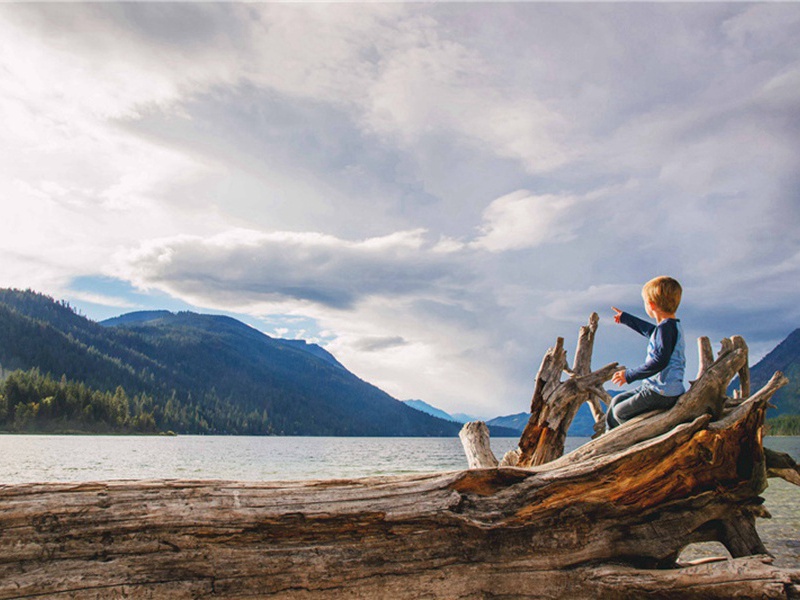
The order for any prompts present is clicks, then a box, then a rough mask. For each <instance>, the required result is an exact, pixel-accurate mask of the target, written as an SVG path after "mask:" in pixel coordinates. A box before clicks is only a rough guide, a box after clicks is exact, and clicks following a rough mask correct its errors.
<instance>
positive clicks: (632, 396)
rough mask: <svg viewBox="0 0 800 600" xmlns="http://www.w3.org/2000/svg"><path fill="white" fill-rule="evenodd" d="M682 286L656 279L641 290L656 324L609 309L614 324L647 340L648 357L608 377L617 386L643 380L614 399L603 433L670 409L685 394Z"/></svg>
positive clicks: (646, 307) (648, 311) (659, 278)
mask: <svg viewBox="0 0 800 600" xmlns="http://www.w3.org/2000/svg"><path fill="white" fill-rule="evenodd" d="M682 291H683V290H682V289H681V285H680V284H679V283H678V282H677V281H676V280H674V279H673V278H672V277H663V276H662V277H656V278H655V279H651V280H650V281H648V282H647V283H646V284H644V287H643V288H642V299H643V300H644V309H645V312H647V315H648V316H649V317H652V318H653V319H655V320H656V323H657V325H653V324H652V323H648V322H647V321H644V320H642V319H639V318H637V317H634V316H633V315H631V314H629V313H626V312H623V311H621V310H620V309H618V308H616V307H615V306H612V307H611V308H612V309H613V310H614V312H615V313H616V314H615V315H614V321H615V322H616V323H622V324H624V325H627V326H628V327H630V328H631V329H633V330H634V331H636V332H638V333H640V334H642V335H643V336H646V337H649V338H650V341H649V343H648V344H647V358H646V359H645V361H644V363H643V364H642V365H641V366H639V367H636V368H635V369H627V370H626V369H620V370H619V371H617V372H616V373H614V376H613V377H612V378H611V381H612V382H614V383H616V384H617V385H619V386H622V385H625V384H626V383H632V382H634V381H640V380H643V381H642V385H641V386H639V387H638V388H636V389H634V390H631V391H627V392H623V393H621V394H619V395H618V396H615V397H614V399H613V400H612V401H611V404H610V405H609V407H608V412H606V430H607V431H608V430H610V429H613V428H614V427H617V426H619V425H620V424H621V423H624V422H625V421H628V420H630V419H632V418H633V417H635V416H636V415H640V414H642V413H646V412H649V411H651V410H659V409H662V410H664V409H668V408H672V407H673V406H674V405H675V403H676V402H677V401H678V397H679V396H680V395H681V394H683V393H684V392H685V391H686V388H685V387H684V385H683V374H684V371H685V370H686V354H685V344H684V341H683V330H682V328H681V322H680V320H678V319H676V318H675V313H676V311H677V310H678V305H679V304H680V303H681V294H682Z"/></svg>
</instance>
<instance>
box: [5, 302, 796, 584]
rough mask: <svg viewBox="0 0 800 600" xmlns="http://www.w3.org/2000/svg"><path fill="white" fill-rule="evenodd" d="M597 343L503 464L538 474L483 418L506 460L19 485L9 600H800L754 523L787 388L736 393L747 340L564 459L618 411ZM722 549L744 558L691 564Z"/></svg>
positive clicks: (8, 504)
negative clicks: (430, 470)
mask: <svg viewBox="0 0 800 600" xmlns="http://www.w3.org/2000/svg"><path fill="white" fill-rule="evenodd" d="M593 319H594V317H593ZM592 323H594V325H592ZM595 330H596V319H594V320H590V323H589V326H588V330H587V334H586V335H585V336H584V335H582V337H581V339H586V341H585V342H583V346H582V350H583V353H582V354H581V357H582V358H581V360H580V361H579V360H578V357H577V356H576V361H575V363H573V368H572V369H570V370H569V371H568V373H569V375H570V377H569V378H568V379H567V380H566V381H564V382H562V381H561V373H562V371H563V368H562V367H564V366H565V365H566V364H567V363H566V360H565V355H564V354H563V352H562V350H563V342H562V343H561V344H558V343H557V344H556V349H555V351H553V352H552V359H547V360H545V361H543V363H542V364H543V367H545V368H546V372H541V371H540V376H539V377H537V383H536V386H537V388H536V389H537V390H538V391H535V392H534V402H538V403H539V405H541V408H540V410H539V412H538V413H537V418H536V419H535V420H534V419H533V417H532V418H531V419H532V421H531V423H529V427H528V428H526V431H525V433H524V434H523V436H522V439H521V440H520V447H521V449H520V451H519V452H517V453H510V454H509V455H507V456H506V457H505V458H504V463H506V464H514V465H519V464H520V463H522V462H524V463H526V464H527V463H528V462H530V463H531V464H534V463H535V464H536V466H533V467H524V468H523V467H520V466H500V467H497V466H494V465H496V464H497V461H496V459H494V456H493V455H492V454H491V450H490V449H489V446H488V430H486V429H485V428H483V427H480V426H474V425H473V426H471V427H469V428H468V430H467V431H468V433H465V435H464V436H463V437H462V441H464V443H465V444H467V445H468V446H471V445H473V444H475V443H479V442H480V440H483V441H484V442H486V445H485V446H484V447H483V448H482V449H481V450H480V451H478V449H477V448H471V447H470V448H468V454H469V452H470V451H471V454H469V455H470V456H471V457H473V460H471V462H472V463H473V464H476V465H479V464H480V463H482V462H484V461H489V462H490V463H491V462H492V461H493V462H494V464H493V465H491V466H489V467H486V468H474V469H469V470H466V471H458V472H451V473H436V474H430V475H414V476H396V477H372V478H363V479H352V480H330V481H305V482H269V483H241V482H224V481H122V482H96V483H82V484H68V483H60V484H16V485H6V486H0V507H2V511H1V512H0V599H4V598H33V597H37V598H39V597H47V598H64V599H66V598H123V597H125V598H254V597H258V598H263V597H269V596H279V597H280V598H319V597H336V598H338V597H347V598H370V599H372V598H420V597H429V598H485V597H490V596H504V597H508V598H567V597H568V598H577V599H580V598H587V599H588V598H598V597H614V598H641V597H643V596H648V597H655V598H715V597H716V598H730V597H737V596H738V597H747V598H752V597H764V598H789V597H797V596H798V595H799V594H800V572H795V571H789V570H784V569H778V568H776V567H773V566H771V564H770V558H769V556H768V554H767V553H766V549H765V548H764V546H763V544H762V543H761V540H760V539H759V538H758V534H757V532H756V530H755V527H754V521H755V518H756V517H764V516H767V512H766V510H765V508H764V507H763V506H762V500H761V498H760V497H759V494H760V493H761V491H763V490H764V488H765V487H766V484H767V477H768V476H770V475H779V476H784V477H785V478H787V479H790V478H791V477H792V476H796V475H797V474H798V473H800V472H799V471H798V468H797V465H796V464H795V463H794V461H793V460H792V459H791V458H790V457H788V456H786V455H778V454H777V453H771V452H769V451H765V450H764V448H763V447H762V444H761V432H762V430H763V420H764V413H765V411H766V408H767V402H768V400H769V398H770V397H771V395H772V394H773V393H774V392H775V390H777V389H778V388H779V387H780V386H781V385H783V384H784V383H785V378H784V377H783V376H782V375H780V374H776V375H775V376H774V377H773V378H772V380H771V381H770V382H769V383H768V384H767V385H766V386H765V387H764V388H763V389H761V390H760V391H758V392H757V393H755V394H753V395H749V394H746V395H744V396H743V397H742V398H740V399H736V400H734V399H728V398H726V396H725V390H726V387H727V384H728V382H729V381H730V380H731V378H732V377H733V376H735V375H736V374H738V373H741V372H742V370H743V369H744V368H745V364H746V360H747V359H746V355H747V352H746V346H745V345H744V340H741V339H740V338H732V339H731V340H730V341H729V342H726V343H725V344H724V346H723V351H722V352H721V354H720V356H718V357H717V359H716V360H711V361H710V362H709V363H707V364H706V365H705V368H704V369H703V372H702V374H701V375H700V377H699V378H698V380H697V381H696V382H695V383H694V384H693V385H692V387H691V389H690V390H689V392H687V394H685V395H684V396H683V397H682V398H681V400H680V401H679V402H678V404H677V405H676V406H675V407H674V408H673V409H672V410H670V411H667V412H665V413H659V414H653V415H647V416H642V417H640V418H638V419H636V420H634V421H631V422H628V423H625V424H623V425H622V426H620V427H619V428H616V429H614V430H612V431H611V432H609V433H607V434H605V435H603V436H601V437H599V438H598V439H596V440H593V441H592V442H590V443H588V444H587V445H585V446H583V447H582V448H579V449H578V450H576V451H574V452H572V453H570V454H568V455H566V456H561V452H563V440H562V439H561V433H562V431H563V432H565V431H566V427H568V425H569V421H570V420H571V417H570V416H569V414H572V415H574V412H573V408H575V406H574V405H575V404H576V403H578V405H579V404H580V402H584V401H590V402H592V401H593V400H592V399H598V398H601V397H602V392H601V390H600V387H599V386H600V385H602V383H603V382H604V381H605V380H607V379H608V378H610V376H611V373H612V372H613V369H611V370H609V369H608V367H604V368H603V369H601V370H600V371H596V372H592V371H591V369H590V366H589V364H590V357H591V352H590V347H589V346H588V344H590V343H591V341H592V340H593V337H594V332H595ZM590 338H591V339H590ZM559 347H561V349H559ZM579 349H580V348H579ZM586 351H589V352H588V354H587V353H586ZM712 358H713V357H712ZM614 367H615V366H614ZM540 380H541V384H540V383H539V382H540ZM740 380H741V381H743V382H744V381H745V380H744V379H742V378H740ZM559 407H560V408H562V409H563V410H565V411H566V414H567V416H566V417H563V416H562V417H561V418H560V419H559V413H558V411H557V410H556V409H557V408H559ZM596 408H597V406H596ZM575 410H577V409H576V408H575ZM598 418H602V415H600V417H598ZM487 451H488V452H487ZM711 540H718V541H721V542H722V543H723V544H725V546H726V547H727V548H728V549H729V550H730V552H731V555H732V556H733V557H734V558H733V560H728V561H720V562H713V563H708V564H695V565H676V562H675V561H676V559H677V557H678V555H679V553H680V551H681V550H682V549H683V548H684V547H685V546H686V545H687V544H690V543H693V542H699V541H711Z"/></svg>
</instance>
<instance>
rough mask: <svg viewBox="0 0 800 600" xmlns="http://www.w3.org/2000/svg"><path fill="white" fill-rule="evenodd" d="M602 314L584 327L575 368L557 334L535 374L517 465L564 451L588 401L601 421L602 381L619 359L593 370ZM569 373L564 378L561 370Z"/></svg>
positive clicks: (540, 461) (594, 315)
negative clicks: (568, 436)
mask: <svg viewBox="0 0 800 600" xmlns="http://www.w3.org/2000/svg"><path fill="white" fill-rule="evenodd" d="M599 321H600V317H599V316H598V315H597V313H592V315H591V316H590V317H589V323H588V324H587V325H585V326H583V327H581V329H580V332H579V335H578V346H577V349H576V351H575V360H574V362H573V367H572V369H571V370H570V369H568V367H567V360H566V352H565V351H564V347H563V345H564V339H563V338H558V340H557V341H556V345H555V347H553V348H551V349H550V350H548V351H547V353H546V354H545V357H544V359H543V360H542V364H541V366H540V367H539V372H538V374H537V376H536V385H535V387H534V392H533V399H532V401H531V416H530V418H529V419H528V424H527V425H526V426H525V430H524V431H523V433H522V436H521V438H520V441H519V448H520V457H519V461H518V463H517V466H520V467H531V466H536V465H542V464H545V463H548V462H550V461H551V460H553V459H555V458H558V457H559V456H561V455H562V454H563V453H564V443H565V442H566V439H567V431H568V430H569V426H570V424H571V423H572V421H573V419H574V418H575V414H576V413H577V412H578V409H579V408H580V406H581V404H583V403H584V402H589V405H590V407H592V409H593V412H594V414H595V421H596V422H598V421H599V420H600V419H601V418H602V416H601V413H600V412H599V411H598V410H597V409H598V401H597V397H598V396H605V398H604V399H606V401H608V400H607V395H606V394H605V392H603V391H602V389H601V386H602V384H603V383H605V382H606V381H608V380H609V379H611V377H612V375H613V374H614V371H615V370H616V369H617V368H618V366H617V364H616V363H613V364H610V365H606V366H605V367H603V368H602V369H599V370H598V371H595V372H591V360H592V350H593V348H594V339H595V334H596V332H597V325H598V323H599ZM563 371H566V372H567V373H568V374H569V375H570V377H569V379H567V380H566V381H561V376H562V372H563Z"/></svg>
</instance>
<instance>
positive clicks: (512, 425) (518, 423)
mask: <svg viewBox="0 0 800 600" xmlns="http://www.w3.org/2000/svg"><path fill="white" fill-rule="evenodd" d="M530 418H531V415H530V414H529V413H525V412H521V413H517V414H515V415H507V416H505V417H495V418H494V419H491V420H489V421H486V424H487V425H496V426H500V427H508V428H509V429H513V430H514V431H516V432H518V433H522V431H523V430H524V429H525V425H527V424H528V419H530Z"/></svg>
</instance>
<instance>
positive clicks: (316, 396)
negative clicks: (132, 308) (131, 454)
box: [0, 289, 460, 436]
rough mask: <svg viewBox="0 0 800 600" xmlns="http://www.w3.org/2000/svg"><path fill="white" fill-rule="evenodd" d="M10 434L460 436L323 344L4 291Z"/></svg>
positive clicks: (0, 323) (1, 316)
mask: <svg viewBox="0 0 800 600" xmlns="http://www.w3.org/2000/svg"><path fill="white" fill-rule="evenodd" d="M0 375H3V376H5V377H6V378H5V381H4V382H3V390H4V392H3V410H2V413H0V429H3V430H6V431H55V430H76V431H92V432H95V431H119V432H135V431H141V432H145V431H146V432H150V431H168V430H171V431H174V432H176V433H192V434H248V435H270V434H276V435H367V436H392V435H402V436H454V435H457V434H458V430H459V428H460V426H459V425H458V424H456V423H451V422H448V421H444V420H442V419H437V418H434V417H431V416H429V415H426V414H424V413H421V412H419V411H416V410H414V409H412V408H410V407H407V406H405V405H404V404H403V403H402V402H399V401H398V400H396V399H394V398H392V397H391V396H389V395H388V394H386V393H385V392H383V391H381V390H380V389H378V388H376V387H375V386H373V385H371V384H369V383H367V382H365V381H362V380H361V379H359V378H358V377H356V376H355V375H353V374H352V373H350V372H349V371H347V370H346V369H345V368H344V367H342V365H340V364H339V363H338V362H336V360H335V359H334V358H333V357H332V356H330V355H329V354H328V353H326V352H325V351H324V350H323V349H322V348H319V347H318V346H312V345H307V344H305V343H303V342H298V341H297V340H292V341H288V340H279V339H274V338H270V337H269V336H266V335H264V334H263V333H261V332H259V331H257V330H255V329H253V328H251V327H249V326H247V325H245V324H244V323H241V322H239V321H236V320H235V319H231V318H229V317H222V316H213V315H200V314H195V313H191V312H182V313H177V314H173V313H169V312H166V311H161V312H150V313H131V314H130V315H125V316H123V317H120V318H117V319H113V320H111V321H109V322H107V323H106V324H100V323H95V322H94V321H91V320H89V319H87V318H85V317H83V316H81V315H79V314H77V313H76V312H75V311H74V310H73V309H72V308H71V307H70V306H69V304H67V303H65V302H58V301H55V300H54V299H53V298H50V297H48V296H45V295H43V294H39V293H37V292H34V291H31V290H27V291H20V290H8V289H4V290H0Z"/></svg>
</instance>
